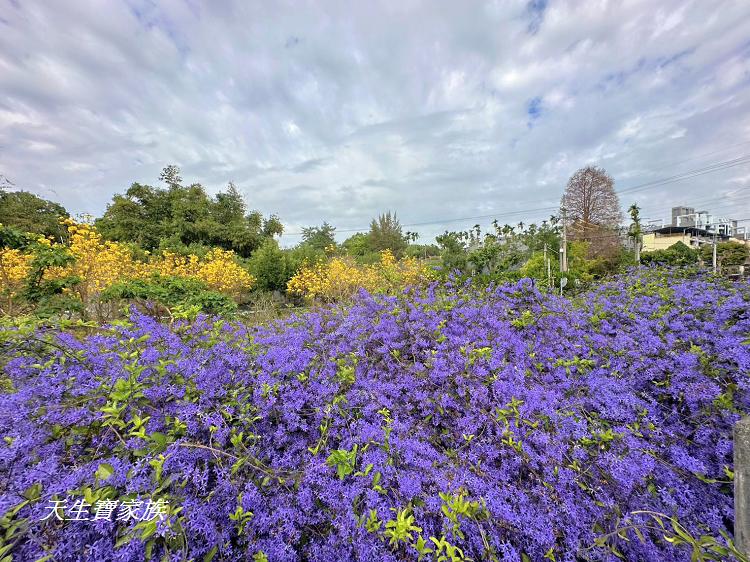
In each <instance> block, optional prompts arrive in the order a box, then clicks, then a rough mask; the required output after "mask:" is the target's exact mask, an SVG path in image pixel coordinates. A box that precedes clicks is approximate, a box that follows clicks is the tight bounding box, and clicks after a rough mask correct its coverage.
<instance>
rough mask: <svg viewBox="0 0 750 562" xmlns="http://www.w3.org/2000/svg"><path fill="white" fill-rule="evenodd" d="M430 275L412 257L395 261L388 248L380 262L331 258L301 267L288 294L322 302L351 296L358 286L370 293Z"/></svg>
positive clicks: (418, 280)
mask: <svg viewBox="0 0 750 562" xmlns="http://www.w3.org/2000/svg"><path fill="white" fill-rule="evenodd" d="M430 278H431V272H430V270H429V268H427V267H426V266H424V265H423V264H422V263H420V262H419V261H418V260H416V259H414V258H406V259H403V260H400V261H398V260H396V258H395V257H394V256H393V254H392V253H391V252H390V251H389V250H384V251H383V252H381V253H380V261H379V262H377V263H375V264H372V265H358V264H357V263H355V262H354V261H353V260H351V259H350V258H346V257H343V258H342V257H332V258H330V259H329V260H328V261H319V262H317V263H315V264H307V265H304V266H303V267H301V268H300V269H299V270H298V271H297V273H295V274H294V276H293V277H292V278H291V279H290V280H289V282H288V283H287V290H288V291H289V292H290V293H291V294H296V295H301V296H303V297H305V298H307V299H309V300H320V301H324V302H332V301H340V300H344V299H348V298H351V297H352V296H353V295H354V294H355V293H356V292H357V291H358V290H359V289H360V288H362V289H365V290H367V291H370V292H372V293H389V292H393V291H396V290H399V289H402V288H403V287H406V286H408V285H415V284H419V283H422V282H424V281H426V280H428V279H430Z"/></svg>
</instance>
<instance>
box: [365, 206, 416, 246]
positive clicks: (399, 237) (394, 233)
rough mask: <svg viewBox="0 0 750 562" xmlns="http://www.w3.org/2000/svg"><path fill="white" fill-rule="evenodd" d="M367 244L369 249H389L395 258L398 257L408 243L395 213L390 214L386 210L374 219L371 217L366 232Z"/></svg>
mask: <svg viewBox="0 0 750 562" xmlns="http://www.w3.org/2000/svg"><path fill="white" fill-rule="evenodd" d="M367 244H368V247H369V249H370V251H373V252H382V251H383V250H390V251H391V252H393V255H394V256H396V258H400V257H401V256H402V255H403V254H404V251H405V250H406V247H407V246H408V244H409V243H408V241H407V240H406V236H404V233H403V232H402V230H401V223H400V222H399V220H398V218H397V217H396V215H395V213H394V214H392V213H391V212H390V211H388V212H387V213H385V214H382V215H380V216H378V217H377V218H376V219H372V222H371V223H370V232H369V233H368V234H367Z"/></svg>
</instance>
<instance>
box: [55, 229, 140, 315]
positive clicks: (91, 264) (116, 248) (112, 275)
mask: <svg viewBox="0 0 750 562" xmlns="http://www.w3.org/2000/svg"><path fill="white" fill-rule="evenodd" d="M64 223H65V224H66V225H67V227H68V234H69V236H70V242H69V245H68V251H69V252H70V254H71V255H72V256H73V257H74V258H75V260H74V261H73V262H71V263H70V264H69V265H67V266H65V267H60V268H53V269H52V270H51V271H50V272H49V275H50V276H51V277H67V276H70V275H74V276H76V277H77V278H78V279H79V280H80V281H79V283H78V284H76V285H75V288H74V291H75V292H76V293H77V294H78V295H79V297H80V299H81V302H83V303H89V302H91V301H92V300H93V299H95V298H96V297H97V296H98V295H99V294H100V293H101V292H102V291H103V290H105V289H106V288H107V287H109V286H111V285H113V284H114V283H117V282H118V281H124V280H126V279H137V278H141V277H145V276H146V275H148V273H149V267H148V264H147V263H144V262H140V261H137V260H134V259H133V256H132V251H131V250H130V248H128V247H127V246H126V245H124V244H119V243H117V242H110V241H106V240H103V239H102V237H101V235H100V234H99V233H98V232H96V229H94V228H93V227H92V226H90V225H87V224H78V223H76V222H75V221H73V220H72V219H66V220H65V221H64Z"/></svg>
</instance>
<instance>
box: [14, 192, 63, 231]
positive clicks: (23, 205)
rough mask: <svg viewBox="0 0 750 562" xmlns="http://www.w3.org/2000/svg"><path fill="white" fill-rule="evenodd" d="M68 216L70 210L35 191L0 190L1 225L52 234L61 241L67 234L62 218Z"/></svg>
mask: <svg viewBox="0 0 750 562" xmlns="http://www.w3.org/2000/svg"><path fill="white" fill-rule="evenodd" d="M68 216H69V215H68V211H66V210H65V207H63V206H62V205H60V204H59V203H53V202H52V201H47V200H46V199H42V198H41V197H37V196H36V195H34V194H33V193H29V192H27V191H3V190H0V225H4V226H12V227H15V228H17V229H18V230H19V231H22V232H33V233H36V234H43V235H44V236H52V237H54V238H55V239H56V240H58V241H59V240H61V239H62V238H63V237H64V236H65V235H66V230H65V228H64V227H63V226H62V225H61V224H60V218H61V217H64V218H67V217H68Z"/></svg>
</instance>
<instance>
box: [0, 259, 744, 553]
mask: <svg viewBox="0 0 750 562" xmlns="http://www.w3.org/2000/svg"><path fill="white" fill-rule="evenodd" d="M749 304H750V286H748V284H747V283H730V282H727V281H723V280H720V279H717V278H705V277H704V278H689V277H684V276H680V275H678V274H675V273H664V272H657V271H651V270H647V271H644V272H641V273H639V274H635V273H634V274H632V275H629V276H624V277H622V278H617V279H615V280H613V281H610V282H607V283H604V284H602V285H600V286H598V287H596V288H595V289H593V290H591V291H589V292H587V293H585V294H583V295H581V296H579V297H576V298H574V299H567V298H560V297H557V296H554V295H549V294H544V293H542V292H540V291H539V290H538V289H537V288H535V287H534V285H533V284H532V282H531V281H530V280H522V281H521V282H519V283H517V284H512V285H504V286H491V287H489V288H480V287H473V286H472V285H470V284H465V285H460V286H457V285H456V286H454V285H452V284H451V283H447V284H439V285H433V286H431V287H429V288H427V289H423V290H417V289H410V290H408V291H406V292H405V293H404V294H402V295H399V296H394V297H388V296H372V295H369V294H366V293H362V294H361V295H360V296H359V297H358V298H357V299H356V300H355V302H354V304H353V305H352V306H351V307H349V308H347V309H339V308H324V309H321V310H319V311H316V312H311V313H308V314H305V315H303V316H298V317H293V318H290V319H289V320H287V321H284V322H281V323H277V324H274V325H273V326H270V327H264V328H247V327H244V326H242V325H240V324H235V323H231V322H227V321H222V320H220V319H209V318H199V319H198V320H197V321H194V322H191V323H188V322H183V321H180V322H175V323H173V324H171V325H166V324H161V323H159V322H157V321H155V320H153V319H151V318H149V317H146V316H139V315H137V314H134V315H133V316H132V318H131V320H130V322H128V323H125V324H123V325H118V326H113V327H111V328H108V329H104V330H101V331H99V332H97V333H96V334H94V335H89V336H87V337H85V338H76V337H75V336H74V335H73V334H71V333H66V332H57V333H44V334H36V335H34V336H33V338H31V337H29V338H28V341H26V342H25V343H23V344H19V343H16V344H14V345H15V353H16V356H15V357H14V358H12V359H11V360H10V361H9V362H8V363H7V365H6V367H5V370H6V372H7V374H8V376H9V377H10V379H11V381H12V385H13V392H11V393H7V394H3V395H0V433H1V434H2V436H3V438H4V440H3V441H2V443H0V490H4V492H3V493H2V496H0V514H5V515H4V516H3V519H2V524H3V526H4V529H5V533H6V538H7V542H8V544H12V553H13V554H14V555H15V556H16V557H17V559H18V560H35V559H38V558H42V557H44V556H51V558H52V559H54V560H59V561H67V560H97V561H98V560H119V561H126V560H128V561H129V560H143V559H144V558H148V557H154V558H155V559H162V557H165V556H166V559H170V560H207V561H210V560H243V559H251V560H269V561H272V562H273V561H299V560H310V561H334V560H358V561H375V560H378V561H380V560H382V561H397V560H438V559H443V560H468V559H473V560H477V561H478V560H498V561H499V560H502V561H506V560H507V561H518V562H521V561H542V560H555V561H570V562H573V561H584V560H618V559H625V560H664V561H687V560H690V557H691V551H690V549H689V548H684V547H680V546H677V545H674V544H672V543H670V542H669V541H666V540H664V534H665V533H664V532H661V531H659V529H658V526H655V525H654V524H653V520H652V519H650V518H649V517H647V516H646V515H644V514H642V513H639V512H654V513H659V514H663V515H664V517H669V518H674V519H675V520H677V521H679V523H680V525H681V526H682V528H684V529H685V530H687V531H688V532H689V533H691V534H694V535H695V536H701V535H711V536H716V537H720V533H722V532H727V530H728V531H731V529H732V524H733V504H732V495H731V489H732V488H731V486H732V483H731V478H732V468H733V467H732V442H731V428H732V425H733V424H734V423H735V422H736V421H737V420H738V419H739V417H740V416H741V415H742V413H745V412H748V411H750V392H749V391H750V379H749V378H748V374H750V349H748V347H747V345H745V343H743V342H745V340H747V338H748V333H750V313H749V312H748V311H749V310H750V306H749ZM32 340H33V341H32ZM5 351H6V352H9V350H5ZM157 497H158V498H164V499H165V501H168V506H169V508H168V510H167V513H166V514H165V517H164V518H159V519H157V520H154V521H135V520H133V521H116V520H99V521H91V522H90V523H87V524H77V523H76V522H69V521H59V520H56V519H55V518H48V519H47V520H44V521H41V520H42V519H43V518H44V516H45V514H46V508H47V506H48V505H50V502H51V501H55V500H59V499H62V498H71V499H83V500H85V501H86V502H88V503H89V504H92V505H94V504H95V503H96V502H97V501H101V500H112V501H120V502H122V501H130V500H137V501H144V502H146V501H148V500H149V499H150V498H157ZM11 527H12V528H11ZM440 556H443V558H440Z"/></svg>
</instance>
